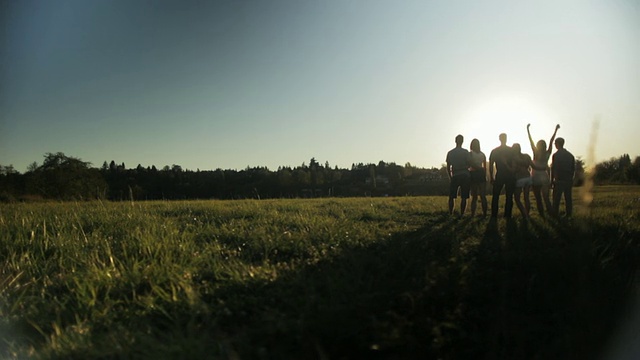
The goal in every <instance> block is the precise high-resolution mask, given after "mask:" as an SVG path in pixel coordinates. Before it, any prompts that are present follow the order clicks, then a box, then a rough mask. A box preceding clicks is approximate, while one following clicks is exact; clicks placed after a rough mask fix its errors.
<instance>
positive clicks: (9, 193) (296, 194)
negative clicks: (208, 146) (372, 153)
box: [0, 152, 640, 202]
mask: <svg viewBox="0 0 640 360" xmlns="http://www.w3.org/2000/svg"><path fill="white" fill-rule="evenodd" d="M44 158H45V159H44V161H43V163H42V164H37V163H35V162H34V163H32V164H31V165H29V167H28V170H27V172H25V173H24V174H21V173H20V172H18V171H16V170H15V169H14V168H13V166H11V165H9V166H3V165H0V202H11V201H37V200H46V199H52V200H93V199H102V200H114V201H125V200H128V201H132V200H136V201H138V200H163V199H164V200H178V199H248V198H253V199H268V198H313V197H331V196H335V197H356V196H411V195H445V194H447V187H448V179H447V173H446V168H444V167H441V168H430V169H427V168H419V167H415V166H412V165H411V164H409V163H407V164H405V165H404V166H401V165H397V164H396V163H393V162H390V163H385V162H384V161H380V162H378V163H377V164H363V163H357V164H355V163H354V164H352V166H351V168H350V169H340V168H338V167H337V166H335V167H333V168H332V167H331V166H330V165H329V163H328V162H325V163H324V164H321V163H319V162H318V161H316V159H315V158H312V159H311V160H310V161H309V163H308V164H306V163H303V164H302V165H300V166H296V167H288V166H282V167H279V168H278V169H277V170H275V171H272V170H269V169H268V168H266V167H253V168H251V167H247V168H246V169H244V170H222V169H216V170H207V171H200V170H196V171H193V170H187V169H183V168H182V167H181V166H180V165H175V164H174V165H172V166H168V165H167V166H164V167H163V168H161V169H158V168H156V167H155V166H149V167H143V166H141V165H138V166H137V167H135V168H127V167H126V166H125V164H124V163H121V164H118V163H116V162H115V161H113V160H112V161H111V162H107V161H105V162H104V163H103V164H102V166H101V167H100V168H95V167H92V166H91V163H89V162H85V161H82V160H81V159H79V158H76V157H72V156H67V155H65V154H64V153H60V152H58V153H47V154H45V155H44ZM576 168H577V169H576V185H578V186H579V185H581V184H582V182H583V180H584V162H583V161H582V160H581V159H578V160H577V164H576ZM593 179H594V181H595V182H596V184H640V156H638V157H636V158H635V159H634V160H633V162H632V161H631V158H630V156H629V155H628V154H624V155H622V156H620V157H619V158H612V159H610V160H608V161H604V162H601V163H598V164H597V165H596V167H595V173H594V176H593Z"/></svg>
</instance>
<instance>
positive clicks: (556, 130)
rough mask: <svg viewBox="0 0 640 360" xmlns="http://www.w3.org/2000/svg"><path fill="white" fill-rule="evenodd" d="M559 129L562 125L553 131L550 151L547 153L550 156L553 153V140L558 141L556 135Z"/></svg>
mask: <svg viewBox="0 0 640 360" xmlns="http://www.w3.org/2000/svg"><path fill="white" fill-rule="evenodd" d="M558 129H560V124H558V125H556V129H555V130H554V131H553V135H552V136H551V140H549V149H547V152H548V153H549V154H550V153H551V151H553V140H555V139H556V134H557V133H558Z"/></svg>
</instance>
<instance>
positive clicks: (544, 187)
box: [527, 124, 560, 217]
mask: <svg viewBox="0 0 640 360" xmlns="http://www.w3.org/2000/svg"><path fill="white" fill-rule="evenodd" d="M530 126H531V124H527V135H529V143H531V150H532V151H533V163H534V166H532V177H531V180H532V188H533V196H534V197H535V198H536V207H537V208H538V213H539V214H540V216H541V217H544V214H545V210H544V209H545V207H546V208H547V212H549V213H551V212H552V211H553V207H552V205H551V201H549V189H550V186H551V181H550V177H549V159H550V158H551V151H552V150H553V141H554V139H555V138H556V134H557V133H558V129H560V125H559V124H558V125H556V129H555V131H554V132H553V135H552V136H551V140H549V147H547V143H546V142H545V141H544V140H539V141H538V143H537V144H534V143H533V138H532V137H531V131H530V130H529V127H530Z"/></svg>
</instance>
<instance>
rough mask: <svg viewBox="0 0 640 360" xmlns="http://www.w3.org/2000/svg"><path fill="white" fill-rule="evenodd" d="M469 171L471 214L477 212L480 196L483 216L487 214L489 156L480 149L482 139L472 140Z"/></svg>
mask: <svg viewBox="0 0 640 360" xmlns="http://www.w3.org/2000/svg"><path fill="white" fill-rule="evenodd" d="M469 150H470V151H469V156H470V158H469V171H470V174H471V216H474V215H475V214H476V207H477V205H478V204H477V203H478V196H480V203H481V205H482V216H487V196H486V188H487V157H486V156H485V154H484V153H483V152H482V151H480V141H479V140H478V139H473V140H471V145H470V146H469Z"/></svg>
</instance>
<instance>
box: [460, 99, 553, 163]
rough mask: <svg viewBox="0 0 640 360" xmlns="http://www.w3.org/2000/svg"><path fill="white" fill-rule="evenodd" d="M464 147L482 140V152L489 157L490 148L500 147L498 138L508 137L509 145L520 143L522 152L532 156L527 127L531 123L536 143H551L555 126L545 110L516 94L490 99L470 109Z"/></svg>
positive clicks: (466, 122) (465, 121) (466, 118)
mask: <svg viewBox="0 0 640 360" xmlns="http://www.w3.org/2000/svg"><path fill="white" fill-rule="evenodd" d="M464 124H465V125H464V129H465V132H464V133H463V135H464V136H465V144H466V145H467V146H468V144H469V143H470V142H471V140H472V139H474V138H477V139H478V140H480V144H481V147H482V151H483V152H484V153H485V154H486V155H487V157H488V156H489V152H491V149H493V148H495V147H496V146H498V145H500V141H499V140H498V135H499V134H501V133H506V134H507V145H509V146H511V145H513V144H514V143H520V145H521V147H522V151H523V152H526V153H531V147H530V146H529V140H528V137H527V124H531V136H532V137H533V141H534V142H537V141H538V140H540V139H544V140H545V141H547V142H548V141H549V138H550V137H551V134H552V133H553V129H554V127H555V123H554V122H553V119H552V118H551V117H550V116H549V114H548V113H547V112H546V111H545V110H544V108H543V107H541V106H538V105H536V104H535V103H534V102H532V101H531V100H529V99H527V98H525V97H520V96H514V95H502V96H495V97H491V98H489V99H488V100H485V101H481V102H479V103H478V104H477V105H476V106H473V107H471V108H470V111H469V113H468V114H467V116H466V117H465V120H464Z"/></svg>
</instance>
